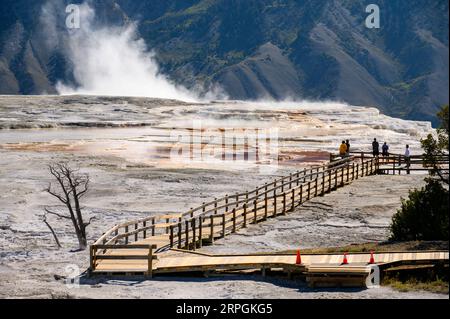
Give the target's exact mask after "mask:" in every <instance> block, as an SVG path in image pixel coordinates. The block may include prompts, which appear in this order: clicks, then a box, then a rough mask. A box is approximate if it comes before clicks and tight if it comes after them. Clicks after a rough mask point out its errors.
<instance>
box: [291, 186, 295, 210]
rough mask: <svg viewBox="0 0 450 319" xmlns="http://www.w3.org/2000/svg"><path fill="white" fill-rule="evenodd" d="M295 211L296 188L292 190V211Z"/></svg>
mask: <svg viewBox="0 0 450 319" xmlns="http://www.w3.org/2000/svg"><path fill="white" fill-rule="evenodd" d="M294 209H295V188H293V189H292V208H291V211H294Z"/></svg>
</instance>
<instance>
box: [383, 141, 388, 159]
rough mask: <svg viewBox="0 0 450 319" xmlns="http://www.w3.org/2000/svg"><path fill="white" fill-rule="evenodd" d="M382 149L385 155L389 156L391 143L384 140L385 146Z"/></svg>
mask: <svg viewBox="0 0 450 319" xmlns="http://www.w3.org/2000/svg"><path fill="white" fill-rule="evenodd" d="M381 151H382V154H383V157H386V156H389V145H387V144H386V142H384V144H383V146H382V147H381Z"/></svg>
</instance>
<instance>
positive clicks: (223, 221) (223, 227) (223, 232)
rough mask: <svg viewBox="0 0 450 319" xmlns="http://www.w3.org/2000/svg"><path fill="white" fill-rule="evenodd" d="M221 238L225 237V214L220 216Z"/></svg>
mask: <svg viewBox="0 0 450 319" xmlns="http://www.w3.org/2000/svg"><path fill="white" fill-rule="evenodd" d="M222 237H225V214H222Z"/></svg>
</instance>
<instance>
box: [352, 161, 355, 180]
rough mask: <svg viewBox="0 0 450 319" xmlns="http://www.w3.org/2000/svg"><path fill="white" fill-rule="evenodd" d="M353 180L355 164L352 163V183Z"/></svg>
mask: <svg viewBox="0 0 450 319" xmlns="http://www.w3.org/2000/svg"><path fill="white" fill-rule="evenodd" d="M354 179H355V162H353V163H352V181H353V180H354Z"/></svg>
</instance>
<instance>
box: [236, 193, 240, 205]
mask: <svg viewBox="0 0 450 319" xmlns="http://www.w3.org/2000/svg"><path fill="white" fill-rule="evenodd" d="M238 206H239V193H236V207H238Z"/></svg>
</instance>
